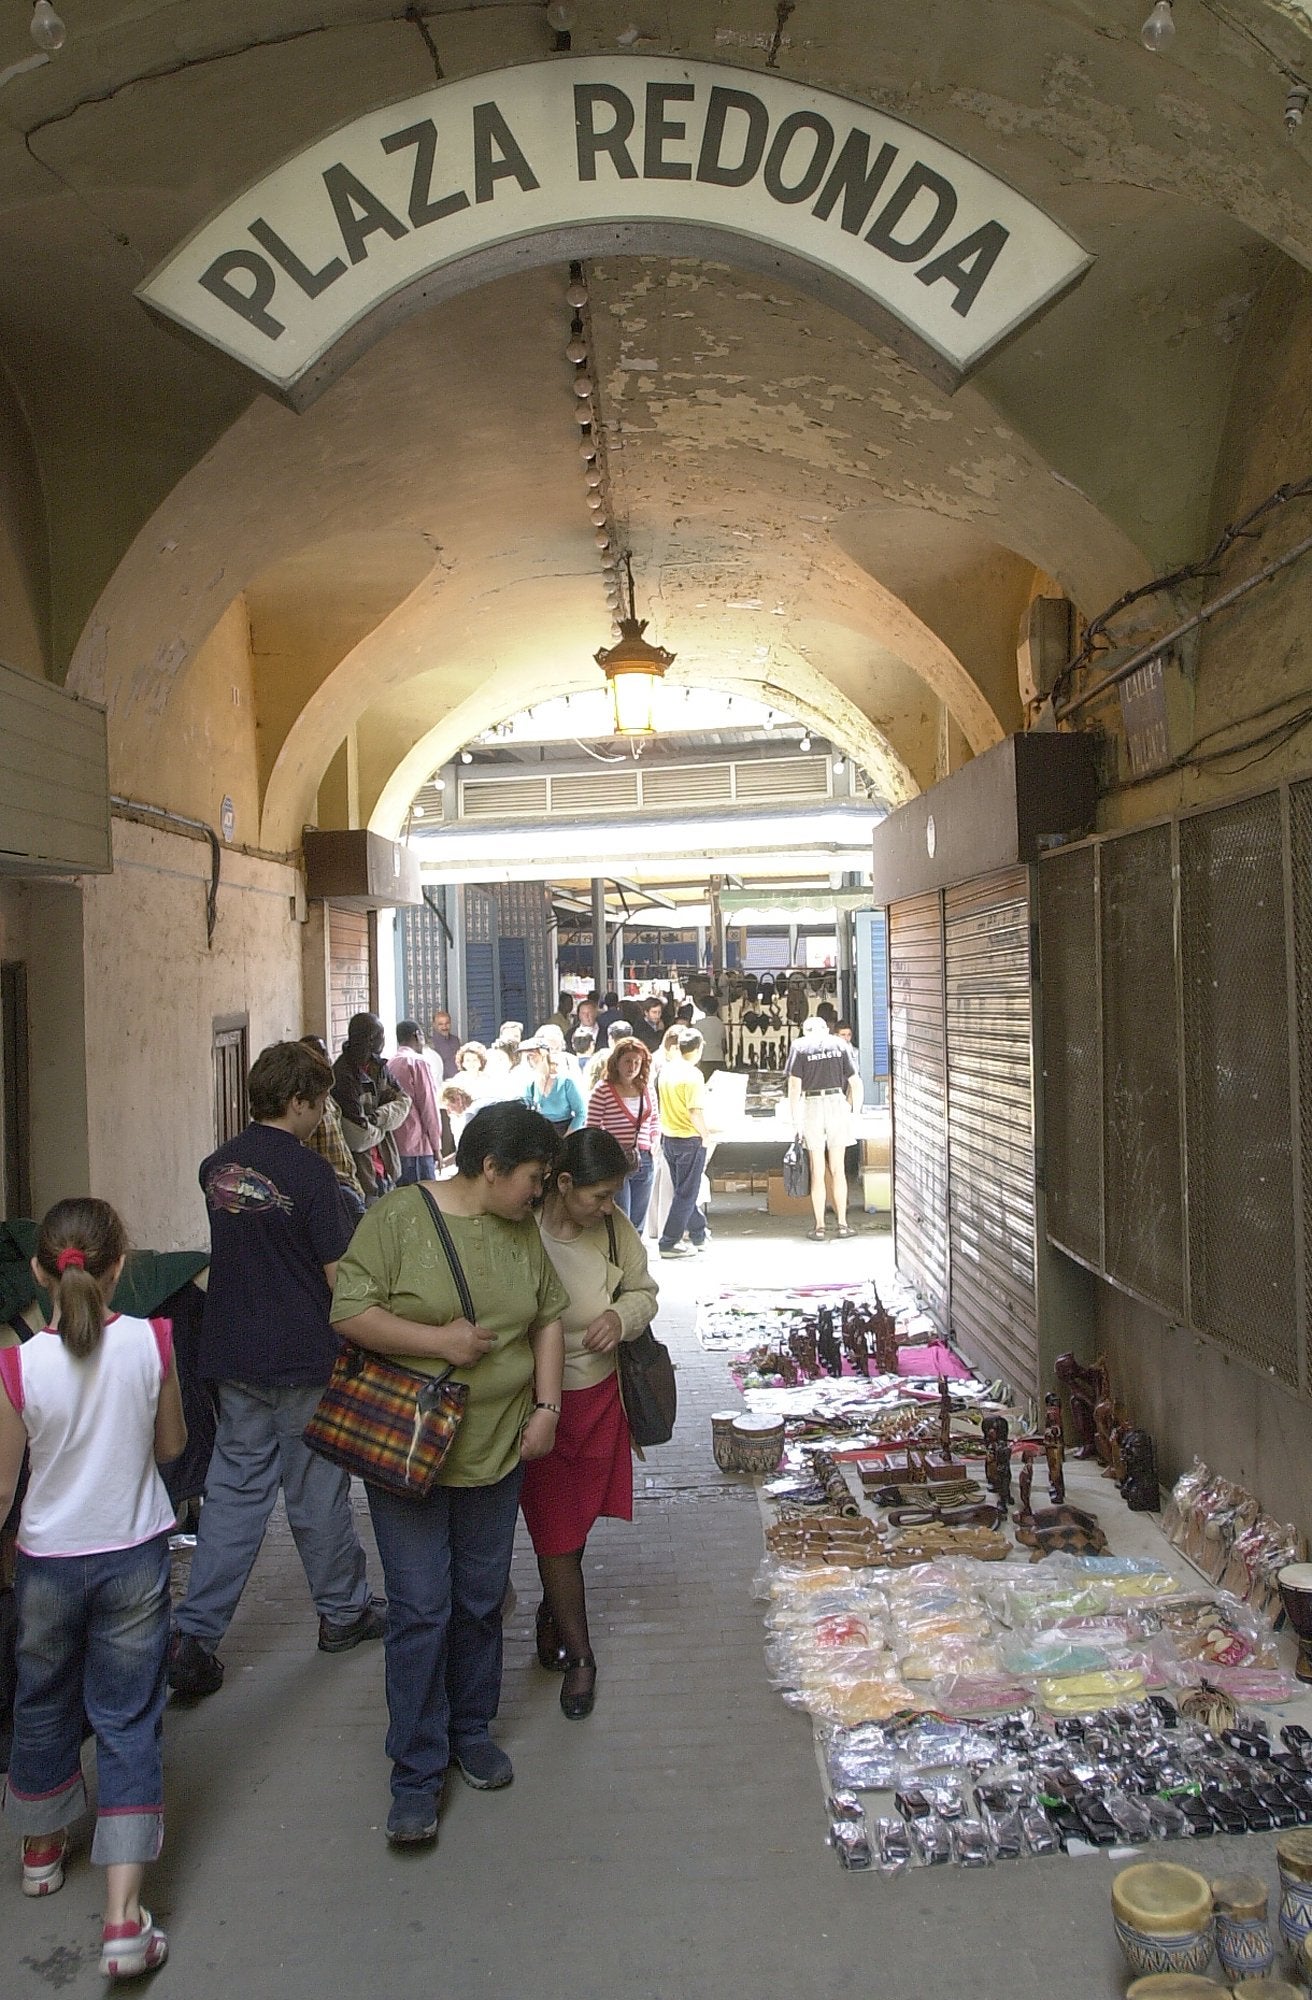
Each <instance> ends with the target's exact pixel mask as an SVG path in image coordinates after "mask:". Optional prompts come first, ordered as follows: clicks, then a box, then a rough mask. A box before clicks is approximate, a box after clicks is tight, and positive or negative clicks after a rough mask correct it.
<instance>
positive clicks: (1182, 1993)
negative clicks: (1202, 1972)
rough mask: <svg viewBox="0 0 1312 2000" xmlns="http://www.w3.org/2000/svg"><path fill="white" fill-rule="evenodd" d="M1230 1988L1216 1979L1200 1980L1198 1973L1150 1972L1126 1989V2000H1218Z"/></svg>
mask: <svg viewBox="0 0 1312 2000" xmlns="http://www.w3.org/2000/svg"><path fill="white" fill-rule="evenodd" d="M1229 1990H1230V1989H1229V1987H1227V1986H1218V1984H1217V1982H1216V1981H1215V1979H1200V1978H1199V1976H1198V1974H1197V1973H1196V1972H1150V1973H1149V1974H1148V1977H1147V1978H1146V1979H1136V1980H1134V1981H1133V1982H1132V1983H1131V1984H1130V1985H1129V1986H1127V1987H1126V1989H1125V2000H1217V1995H1218V1994H1222V1995H1224V1994H1226V1993H1228V1992H1229Z"/></svg>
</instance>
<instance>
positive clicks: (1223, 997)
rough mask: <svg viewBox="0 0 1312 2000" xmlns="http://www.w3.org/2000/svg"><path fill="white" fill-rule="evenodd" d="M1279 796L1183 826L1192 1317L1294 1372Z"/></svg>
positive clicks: (1280, 1370)
mask: <svg viewBox="0 0 1312 2000" xmlns="http://www.w3.org/2000/svg"><path fill="white" fill-rule="evenodd" d="M1282 847H1283V838H1282V829H1281V811H1280V795H1279V793H1278V792H1267V793H1263V794H1262V795H1261V796H1260V797H1259V798H1255V799H1247V800H1244V801H1242V802H1241V803H1239V804H1236V805H1233V806H1227V807H1224V808H1222V809H1221V810H1219V811H1215V812H1208V813H1200V814H1197V815H1196V816H1195V817H1193V818H1191V819H1186V820H1183V821H1181V824H1180V920H1181V940H1182V948H1183V974H1184V981H1183V983H1184V1021H1185V1050H1184V1054H1185V1063H1184V1073H1185V1120H1186V1124H1185V1131H1186V1147H1187V1153H1188V1160H1189V1272H1190V1318H1191V1319H1192V1321H1193V1323H1194V1325H1195V1326H1197V1327H1199V1328H1200V1329H1201V1330H1202V1331H1203V1332H1204V1333H1207V1334H1210V1335H1212V1336H1214V1337H1215V1338H1216V1339H1217V1340H1219V1341H1221V1342H1223V1343H1224V1344H1225V1346H1227V1347H1228V1348H1230V1349H1231V1351H1232V1352H1233V1353H1234V1354H1236V1355H1237V1356H1238V1357H1239V1358H1240V1359H1241V1360H1243V1361H1247V1362H1249V1363H1251V1364H1252V1365H1254V1366H1255V1367H1259V1368H1264V1369H1269V1370H1270V1371H1271V1372H1272V1373H1273V1374H1274V1375H1276V1376H1277V1377H1278V1378H1279V1379H1280V1380H1281V1381H1282V1382H1286V1383H1289V1384H1290V1385H1296V1384H1297V1382H1298V1375H1299V1367H1298V1360H1299V1357H1298V1341H1297V1335H1296V1304H1297V1302H1296V1296H1295V1282H1294V1268H1295V1262H1294V1201H1293V1187H1292V1151H1293V1149H1292V1143H1291V1129H1290V1127H1291V1111H1290V1045H1289V987H1288V968H1287V962H1286V952H1285V898H1284V870H1283V859H1282Z"/></svg>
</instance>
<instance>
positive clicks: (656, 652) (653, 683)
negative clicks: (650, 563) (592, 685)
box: [595, 554, 675, 736]
mask: <svg viewBox="0 0 1312 2000" xmlns="http://www.w3.org/2000/svg"><path fill="white" fill-rule="evenodd" d="M624 571H625V576H626V577H627V579H628V586H629V610H628V616H627V617H624V618H621V619H620V620H619V637H618V638H617V640H616V642H615V644H614V645H613V646H601V647H599V648H598V650H597V653H596V656H595V657H596V661H597V665H598V666H599V667H600V668H601V670H602V672H603V673H604V674H605V676H606V679H607V680H608V681H609V682H610V691H611V699H612V701H613V702H614V704H615V734H616V735H617V736H654V735H655V733H656V724H655V721H654V719H653V713H652V711H653V707H654V704H655V699H656V690H657V688H658V687H659V686H660V684H661V682H662V680H663V679H664V678H665V675H666V674H667V672H668V671H669V669H670V667H671V666H673V664H674V659H675V655H674V654H673V653H671V652H667V651H666V649H665V647H664V646H653V645H651V644H650V642H649V641H648V640H646V639H644V638H643V636H642V635H643V633H644V632H645V631H646V629H647V621H646V619H645V618H643V619H640V618H638V616H637V614H636V611H635V608H634V601H633V561H632V558H631V557H630V556H629V555H628V554H626V555H625V557H624Z"/></svg>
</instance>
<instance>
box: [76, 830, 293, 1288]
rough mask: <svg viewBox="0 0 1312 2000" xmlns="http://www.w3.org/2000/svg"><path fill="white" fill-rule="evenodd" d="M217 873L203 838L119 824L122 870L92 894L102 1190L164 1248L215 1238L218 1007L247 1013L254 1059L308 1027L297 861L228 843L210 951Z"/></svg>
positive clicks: (93, 1085)
mask: <svg viewBox="0 0 1312 2000" xmlns="http://www.w3.org/2000/svg"><path fill="white" fill-rule="evenodd" d="M208 879H209V854H208V850H207V849H206V847H205V846H204V845H202V844H201V843H199V842H197V841H193V840H187V839H184V838H182V837H181V836H180V835H177V834H169V833H162V832H161V833H157V832H155V831H154V830H153V829H150V828H147V827H144V826H138V825H135V824H131V823H126V822H123V821H116V822H115V825H114V873H113V874H112V875H110V876H105V877H100V878H97V879H95V880H90V881H88V882H87V884H86V886H85V889H84V891H83V895H84V899H85V917H84V928H85V962H86V990H87V1019H86V1071H87V1080H88V1102H87V1118H88V1129H89V1153H90V1172H91V1186H92V1188H93V1190H94V1192H95V1193H97V1194H99V1195H103V1196H104V1197H105V1198H106V1199H107V1200H109V1201H112V1202H113V1203H114V1205H115V1207H116V1208H118V1209H119V1210H120V1211H121V1213H122V1215H123V1218H124V1221H125V1222H126V1223H127V1226H128V1229H129V1231H130V1232H131V1234H132V1236H133V1238H134V1240H135V1241H136V1242H138V1243H141V1244H148V1245H149V1246H150V1247H151V1248H152V1249H157V1250H168V1249H176V1248H179V1247H184V1246H185V1247H193V1248H194V1247H195V1246H197V1245H202V1246H203V1245H204V1244H205V1243H206V1242H207V1241H208V1232H207V1229H206V1223H205V1210H204V1204H203V1202H202V1200H201V1196H200V1191H199V1188H198V1186H197V1183H196V1169H197V1167H198V1166H199V1165H200V1162H201V1160H202V1159H203V1158H204V1157H205V1155H206V1154H207V1153H209V1152H211V1151H212V1150H213V1146H214V1082H213V1063H212V1055H211V1038H212V1028H213V1022H214V1019H215V1017H216V1016H219V1015H227V1014H241V1013H249V1015H250V1050H251V1058H252V1060H254V1058H255V1056H256V1055H257V1054H258V1053H259V1051H260V1049H262V1048H263V1047H264V1046H265V1045H266V1044H267V1043H269V1042H272V1041H280V1040H284V1039H287V1038H290V1037H294V1036H296V1035H299V1034H300V1033H301V938H300V926H299V925H298V924H297V923H296V922H295V920H294V917H293V914H292V897H293V895H294V892H295V888H296V882H297V875H296V871H295V870H294V869H292V868H289V867H283V866H280V865H277V864H274V863H269V862H262V861H257V860H254V859H252V858H250V857H248V856H245V855H241V854H233V853H225V855H224V857H223V881H222V886H221V887H220V889H219V916H218V925H217V928H216V930H215V933H214V944H213V947H212V949H210V950H207V949H206V944H205V888H206V884H207V882H208Z"/></svg>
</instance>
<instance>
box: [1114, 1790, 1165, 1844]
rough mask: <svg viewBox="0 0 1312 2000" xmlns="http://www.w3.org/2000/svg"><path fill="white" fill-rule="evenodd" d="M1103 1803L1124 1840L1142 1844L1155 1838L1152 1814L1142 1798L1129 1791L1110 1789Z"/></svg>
mask: <svg viewBox="0 0 1312 2000" xmlns="http://www.w3.org/2000/svg"><path fill="white" fill-rule="evenodd" d="M1103 1803H1104V1805H1105V1806H1106V1808H1107V1810H1108V1812H1109V1813H1110V1814H1111V1816H1112V1819H1113V1821H1114V1823H1115V1826H1116V1831H1117V1833H1118V1834H1119V1835H1120V1836H1121V1839H1122V1840H1123V1841H1128V1842H1129V1843H1130V1844H1131V1845H1132V1846H1140V1845H1141V1844H1142V1843H1143V1842H1144V1841H1145V1840H1151V1839H1152V1838H1153V1822H1152V1815H1151V1814H1150V1813H1149V1811H1148V1808H1147V1806H1146V1805H1145V1804H1144V1802H1143V1800H1142V1799H1136V1798H1132V1797H1131V1796H1130V1794H1129V1793H1128V1792H1122V1791H1110V1792H1107V1793H1105V1794H1104V1798H1103Z"/></svg>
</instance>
